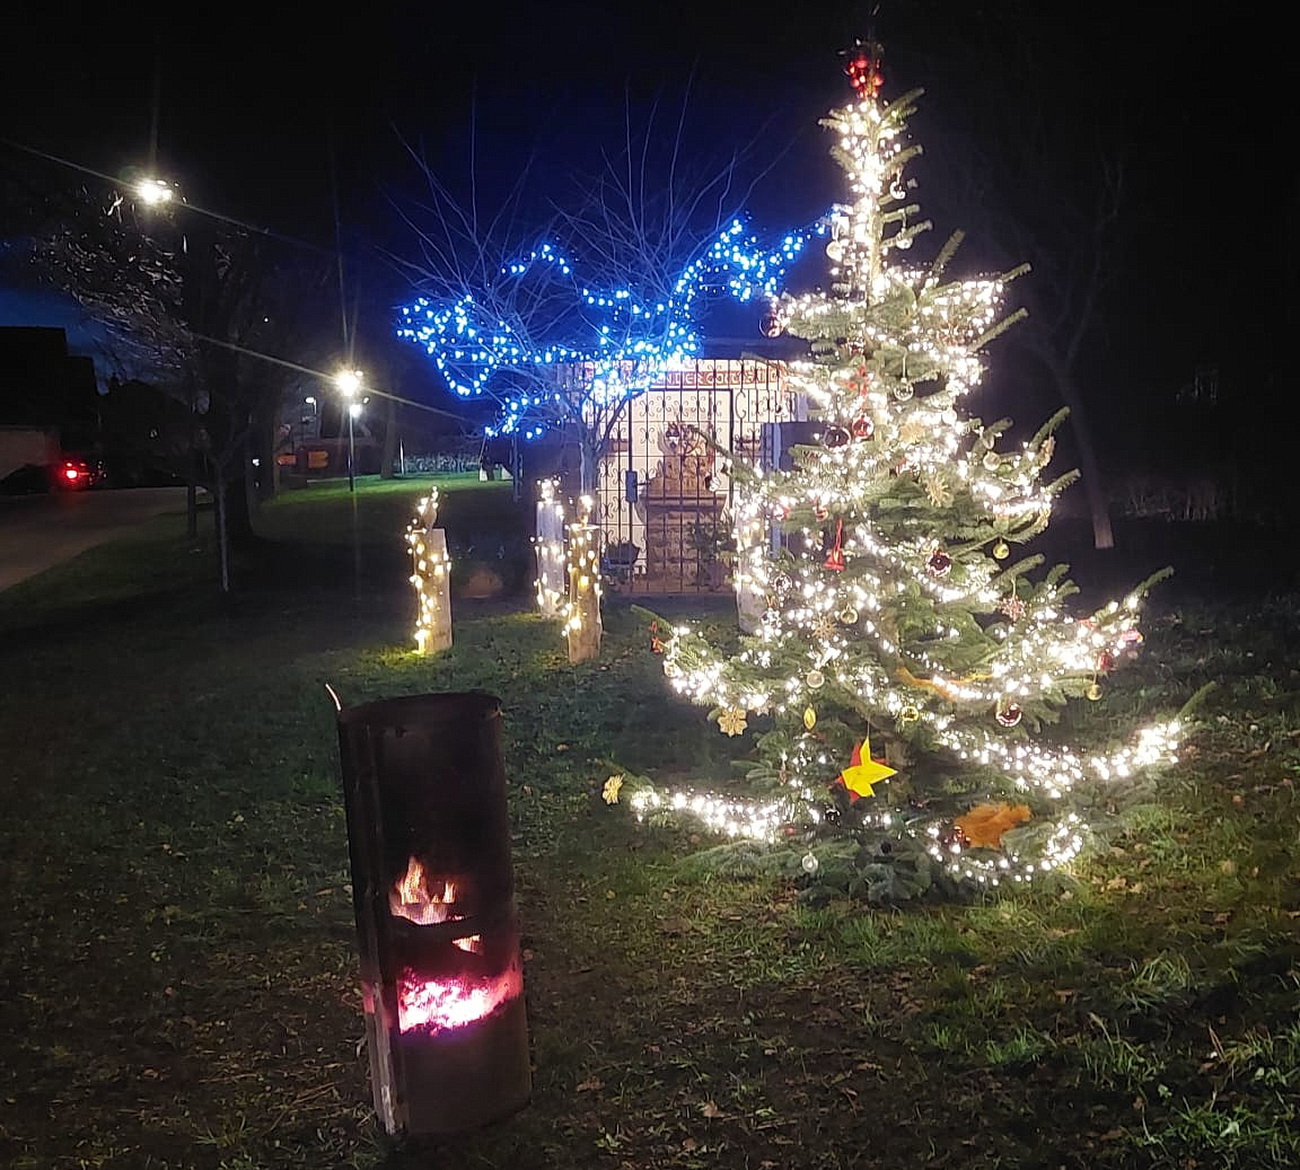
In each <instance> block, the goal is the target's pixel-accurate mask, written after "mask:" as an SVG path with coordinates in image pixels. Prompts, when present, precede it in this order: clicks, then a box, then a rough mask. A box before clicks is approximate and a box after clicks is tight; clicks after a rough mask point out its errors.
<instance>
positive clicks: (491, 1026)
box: [331, 691, 532, 1134]
mask: <svg viewBox="0 0 1300 1170" xmlns="http://www.w3.org/2000/svg"><path fill="white" fill-rule="evenodd" d="M331 695H333V692H332V691H331ZM333 697H334V701H335V703H336V705H337V704H338V702H339V700H338V697H337V695H334V696H333ZM338 733H339V749H340V755H341V761H342V771H343V794H344V804H345V807H346V810H347V822H348V851H349V855H350V860H351V872H352V899H353V904H354V909H355V911H356V920H357V934H358V940H359V945H360V953H361V998H362V1007H363V1010H364V1012H365V1024H366V1046H367V1048H368V1050H369V1055H370V1076H371V1088H372V1090H373V1093H374V1102H375V1111H376V1112H377V1113H378V1114H379V1119H380V1121H381V1123H382V1124H383V1127H384V1129H385V1130H386V1131H387V1132H388V1133H390V1134H446V1133H455V1132H459V1131H461V1130H467V1129H473V1128H477V1127H478V1126H481V1125H485V1124H487V1123H488V1122H491V1121H495V1120H499V1119H500V1118H502V1117H505V1116H508V1115H509V1114H510V1113H513V1112H514V1111H515V1110H517V1109H519V1108H520V1107H522V1106H523V1105H524V1104H525V1103H526V1102H527V1101H528V1097H529V1094H530V1092H531V1089H532V1082H531V1071H530V1065H529V1055H528V1021H527V1016H526V1013H525V1007H524V981H523V967H522V961H521V952H520V948H519V923H518V916H517V914H516V910H515V895H514V870H513V866H512V864H511V859H510V821H509V817H508V814H507V809H506V774H505V762H504V758H503V756H502V751H501V704H500V701H499V700H498V699H496V698H495V697H494V696H492V695H486V694H480V693H465V694H441V695H410V696H406V697H403V698H397V699H384V700H380V701H379V702H374V703H364V704H362V705H360V706H356V707H342V706H340V707H339V710H338Z"/></svg>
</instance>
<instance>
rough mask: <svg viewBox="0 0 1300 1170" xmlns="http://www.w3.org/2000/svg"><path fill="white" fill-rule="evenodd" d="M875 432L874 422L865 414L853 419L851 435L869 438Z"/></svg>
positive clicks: (858, 437) (857, 437) (856, 437)
mask: <svg viewBox="0 0 1300 1170" xmlns="http://www.w3.org/2000/svg"><path fill="white" fill-rule="evenodd" d="M875 432H876V424H875V423H873V422H872V421H871V419H869V418H868V417H867V416H866V415H865V414H864V415H862V416H861V417H860V418H855V419H854V420H853V437H854V438H855V439H869V438H871V436H872V435H873V434H875Z"/></svg>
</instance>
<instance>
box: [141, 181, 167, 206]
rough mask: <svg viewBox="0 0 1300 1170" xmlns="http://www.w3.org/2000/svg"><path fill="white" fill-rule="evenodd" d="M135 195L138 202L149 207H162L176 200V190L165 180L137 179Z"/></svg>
mask: <svg viewBox="0 0 1300 1170" xmlns="http://www.w3.org/2000/svg"><path fill="white" fill-rule="evenodd" d="M135 193H136V196H137V197H138V198H139V199H140V202H142V203H145V204H147V205H148V206H150V207H162V206H163V205H164V204H167V203H170V202H171V201H172V200H173V199H175V198H176V188H175V187H173V186H172V185H171V184H170V183H169V182H167V181H166V180H165V179H147V178H146V179H139V180H137V182H136V184H135Z"/></svg>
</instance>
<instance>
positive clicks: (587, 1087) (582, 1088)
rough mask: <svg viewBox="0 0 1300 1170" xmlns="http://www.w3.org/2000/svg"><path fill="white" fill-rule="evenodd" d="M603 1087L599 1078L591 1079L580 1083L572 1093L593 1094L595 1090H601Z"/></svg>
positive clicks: (603, 1083) (602, 1082) (603, 1084)
mask: <svg viewBox="0 0 1300 1170" xmlns="http://www.w3.org/2000/svg"><path fill="white" fill-rule="evenodd" d="M604 1087H605V1082H604V1081H602V1080H601V1079H600V1078H599V1077H592V1078H591V1079H590V1080H587V1081H582V1082H581V1083H580V1084H578V1085H577V1086H576V1087H575V1090H574V1091H575V1092H578V1093H594V1092H595V1091H596V1090H597V1089H603V1088H604Z"/></svg>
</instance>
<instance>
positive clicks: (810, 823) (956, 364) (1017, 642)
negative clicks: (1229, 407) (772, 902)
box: [634, 46, 1178, 898]
mask: <svg viewBox="0 0 1300 1170" xmlns="http://www.w3.org/2000/svg"><path fill="white" fill-rule="evenodd" d="M847 72H848V74H849V78H850V81H851V83H852V85H853V89H854V92H855V100H853V101H852V102H851V103H850V104H849V105H847V106H845V107H843V108H841V109H837V110H834V111H832V112H831V114H830V115H829V116H828V117H827V118H826V119H824V121H823V125H825V126H826V127H828V128H829V129H830V130H831V131H832V132H833V133H834V134H835V135H836V144H835V146H834V147H833V151H832V153H833V155H834V157H835V159H836V160H837V161H838V162H839V164H840V166H841V167H843V169H844V171H845V173H846V175H847V179H848V188H849V192H850V195H851V199H850V202H848V203H846V204H842V205H836V206H835V208H834V209H833V211H832V213H831V217H830V235H831V239H830V242H829V244H828V245H827V247H826V254H827V257H828V259H829V264H830V267H829V277H830V291H829V294H826V293H822V292H813V293H808V294H805V295H798V296H793V295H790V294H788V293H787V294H785V295H784V296H782V297H781V298H780V299H779V300H777V301H774V302H773V304H772V309H771V312H770V314H769V315H768V317H767V318H766V319H765V320H764V322H763V328H764V331H765V332H767V333H776V332H780V331H782V330H783V331H785V332H787V333H789V334H792V335H794V336H796V337H800V338H803V339H806V341H807V342H808V345H809V353H810V358H809V360H807V361H805V362H802V363H796V364H795V365H794V366H793V367H792V370H791V378H792V382H793V384H794V386H795V388H796V389H797V390H798V391H800V392H801V393H803V394H805V395H806V396H807V399H808V401H809V403H810V405H811V408H812V412H813V415H814V418H815V420H816V422H817V426H816V427H815V428H814V431H815V433H814V434H813V435H812V436H811V437H810V438H809V441H808V443H807V444H806V445H801V446H797V447H795V448H794V450H793V452H792V455H793V458H792V466H791V467H790V469H789V470H777V469H771V468H769V469H762V468H759V467H757V466H745V465H743V464H742V463H741V462H740V461H737V465H736V466H735V468H734V474H735V478H736V482H737V491H736V497H735V506H734V517H733V519H734V522H735V530H736V544H737V548H738V549H739V552H738V553H737V559H736V564H735V576H736V584H737V589H738V590H739V591H740V594H741V602H742V604H741V610H742V613H745V612H747V611H748V612H750V613H753V614H756V615H757V616H758V621H757V623H756V626H755V628H754V629H753V631H752V632H750V633H748V634H746V635H744V636H742V637H741V638H740V641H739V646H738V647H737V646H735V645H727V646H719V645H716V644H714V642H712V641H711V640H710V639H709V638H708V637H706V636H705V635H704V634H702V633H700V632H698V631H696V630H693V629H691V628H689V627H680V628H676V629H674V630H673V631H672V634H671V636H670V637H669V638H667V639H665V640H664V646H663V648H664V651H665V658H664V669H665V673H666V674H667V675H668V677H669V679H670V680H671V681H672V684H673V686H674V687H675V688H676V689H677V690H678V691H680V692H682V693H683V694H685V695H687V696H689V697H690V698H692V699H693V700H695V701H696V702H699V703H701V704H706V705H708V706H710V707H712V708H713V710H712V713H711V715H710V718H711V719H713V720H715V721H716V722H717V724H718V727H719V729H720V730H721V731H722V732H724V733H725V734H728V735H733V736H738V735H742V734H752V735H753V736H754V737H755V743H754V748H755V751H754V754H753V759H754V760H755V763H754V766H753V767H752V769H751V770H750V772H749V781H748V782H749V784H750V785H751V786H752V789H753V792H754V796H753V798H752V799H748V798H747V799H740V798H736V797H734V796H726V795H710V794H706V793H701V792H697V791H678V792H663V791H654V790H647V791H645V792H642V793H640V794H639V795H638V796H637V797H636V799H635V800H634V806H635V807H636V808H637V809H638V811H639V812H641V813H642V814H646V813H649V812H652V811H654V810H656V809H662V808H665V807H668V808H676V809H678V810H681V811H684V812H686V813H693V814H695V815H696V816H698V817H700V818H702V819H703V820H704V821H705V822H707V823H708V824H710V825H712V826H713V827H714V828H717V829H719V830H721V831H723V832H725V833H727V834H729V835H731V836H734V837H756V838H763V839H768V840H773V839H781V838H790V839H793V841H794V842H799V841H801V840H802V839H804V838H805V837H806V838H807V840H808V841H809V842H810V847H809V849H808V851H807V853H806V855H805V856H804V858H803V861H804V868H805V869H806V870H808V871H809V872H810V873H812V872H816V871H817V870H818V869H820V868H823V866H824V865H826V864H827V863H828V862H829V860H830V859H831V858H832V857H835V858H838V859H840V860H843V859H844V858H846V857H849V856H851V857H852V858H853V859H854V866H853V868H854V872H855V873H857V875H858V878H857V880H859V882H860V883H863V884H864V885H865V888H866V892H867V893H868V894H870V895H874V896H879V897H882V898H893V897H905V896H908V895H909V894H914V893H916V892H919V891H920V890H923V889H925V888H928V887H929V886H930V885H931V884H933V883H934V882H936V881H946V882H956V883H978V884H997V883H999V882H1003V881H1017V882H1024V881H1028V880H1031V879H1033V878H1034V877H1035V876H1036V875H1040V874H1042V873H1044V872H1045V871H1048V870H1050V869H1053V868H1055V867H1057V866H1059V865H1061V864H1062V863H1064V862H1067V861H1069V860H1070V859H1072V858H1073V857H1074V856H1076V855H1077V853H1078V852H1079V851H1080V849H1081V848H1082V847H1083V845H1084V842H1085V840H1086V837H1087V828H1088V826H1087V823H1086V818H1085V817H1084V816H1083V815H1081V809H1082V808H1083V807H1084V802H1082V801H1081V800H1079V799H1078V797H1079V796H1080V794H1081V793H1082V792H1083V790H1085V789H1088V790H1092V789H1095V788H1096V787H1097V785H1099V784H1105V783H1106V782H1108V781H1110V780H1113V779H1114V778H1116V777H1117V776H1121V775H1127V774H1129V773H1131V772H1133V771H1134V770H1136V769H1140V768H1144V767H1149V766H1151V765H1154V764H1158V763H1161V762H1166V761H1168V760H1169V759H1170V758H1171V753H1172V751H1173V748H1174V745H1175V741H1176V738H1177V733H1178V727H1177V724H1176V723H1174V722H1167V723H1163V724H1160V725H1157V726H1153V727H1150V728H1147V729H1145V730H1143V731H1141V732H1139V733H1137V734H1136V735H1135V736H1134V737H1133V738H1132V739H1130V740H1129V741H1128V742H1127V744H1126V745H1123V746H1115V747H1113V748H1112V749H1110V750H1109V751H1108V752H1107V753H1106V754H1104V755H1097V754H1092V753H1089V754H1087V755H1085V754H1083V753H1081V752H1079V751H1076V750H1074V749H1073V748H1071V747H1069V746H1063V745H1061V744H1060V743H1059V742H1049V741H1047V740H1040V739H1039V733H1040V732H1041V731H1042V730H1043V728H1044V725H1045V724H1049V723H1053V722H1055V721H1056V719H1057V717H1058V716H1059V714H1060V711H1061V709H1062V707H1063V706H1064V705H1065V704H1066V703H1067V702H1069V701H1070V700H1073V699H1079V700H1085V699H1086V700H1094V701H1104V699H1105V697H1106V686H1105V681H1106V676H1107V675H1108V674H1109V672H1110V671H1111V670H1112V669H1113V668H1114V667H1116V666H1117V665H1118V664H1119V663H1120V662H1121V661H1122V660H1123V659H1124V658H1126V657H1128V656H1130V655H1131V654H1132V653H1133V652H1134V651H1135V648H1136V647H1137V645H1138V644H1139V643H1140V642H1141V641H1142V636H1141V634H1140V633H1139V632H1138V628H1137V614H1138V609H1139V605H1140V602H1141V599H1142V597H1143V595H1144V593H1145V590H1146V588H1147V587H1148V586H1149V585H1150V584H1151V582H1147V583H1145V584H1144V585H1142V586H1139V587H1138V588H1136V589H1135V590H1134V591H1133V592H1131V593H1130V594H1129V595H1128V596H1126V597H1124V598H1123V599H1121V600H1118V601H1114V602H1111V603H1109V604H1107V605H1105V606H1104V607H1103V608H1102V609H1100V610H1099V611H1097V612H1095V613H1091V614H1089V615H1087V616H1084V617H1079V616H1076V615H1073V614H1071V612H1070V611H1069V609H1068V608H1067V605H1066V601H1067V598H1068V597H1069V596H1070V595H1071V594H1073V593H1075V592H1077V590H1076V589H1075V587H1074V586H1073V585H1072V584H1071V583H1070V582H1069V580H1068V579H1067V578H1066V576H1065V573H1066V569H1065V567H1064V566H1057V567H1056V568H1052V569H1050V570H1049V569H1047V568H1046V566H1045V563H1044V559H1043V557H1042V556H1039V555H1025V554H1024V553H1023V552H1020V553H1016V552H1014V551H1013V550H1016V549H1018V548H1019V546H1023V545H1024V544H1025V543H1026V542H1029V541H1032V540H1033V539H1034V538H1035V537H1037V536H1039V535H1040V534H1041V533H1042V532H1043V531H1044V529H1045V528H1046V526H1047V525H1048V522H1049V519H1050V516H1051V511H1052V504H1053V500H1054V499H1055V497H1056V496H1057V494H1058V493H1059V492H1060V491H1061V490H1062V488H1064V487H1065V486H1066V485H1067V484H1068V483H1069V482H1070V481H1071V480H1072V479H1073V475H1072V474H1067V475H1063V476H1059V477H1057V478H1055V479H1050V478H1049V477H1047V475H1046V470H1047V467H1048V465H1049V463H1050V461H1051V459H1052V454H1053V446H1054V440H1053V437H1052V432H1053V429H1054V428H1055V427H1056V426H1057V425H1058V424H1059V423H1060V421H1061V419H1062V418H1063V415H1064V412H1062V414H1060V415H1057V416H1056V417H1055V418H1053V419H1051V420H1050V421H1049V422H1048V423H1047V425H1046V426H1044V427H1043V428H1042V429H1041V430H1040V431H1039V432H1038V433H1037V434H1036V435H1035V436H1034V437H1033V438H1032V439H1030V440H1028V441H1024V442H1012V441H1010V439H1009V438H1008V432H1009V429H1010V423H1009V422H1005V421H1004V422H998V423H995V424H993V425H986V424H985V423H983V422H981V420H980V419H978V418H975V417H972V416H971V415H970V414H969V413H966V411H965V410H964V407H966V405H967V399H968V397H969V396H971V395H972V394H973V393H974V392H975V391H976V390H977V389H978V388H979V385H980V382H981V378H982V376H983V374H984V361H983V358H982V354H983V353H984V351H985V348H986V346H987V345H988V344H989V342H990V341H992V340H993V339H994V338H995V337H997V336H998V335H999V334H1000V333H1001V332H1002V331H1003V330H1004V329H1005V328H1006V327H1007V326H1008V325H1010V324H1012V323H1013V322H1014V321H1015V320H1016V318H1017V317H1018V316H1019V314H1014V313H1013V314H1010V315H1006V314H1004V312H1003V310H1002V304H1003V297H1004V290H1005V287H1006V285H1007V283H1008V281H1010V280H1011V279H1013V278H1014V277H1016V276H1019V275H1021V272H1020V271H1019V270H1018V271H1015V272H1009V273H1005V274H1003V275H1000V276H995V277H987V278H974V279H972V278H960V279H957V278H952V277H950V276H949V275H948V274H947V272H948V268H949V266H950V263H951V262H952V261H953V259H954V255H955V253H956V251H957V247H958V244H959V243H960V236H959V235H957V236H954V237H952V238H951V239H950V240H949V241H948V243H947V244H946V245H945V246H944V247H942V248H941V249H939V250H938V253H937V255H936V256H935V257H934V258H933V259H932V260H931V261H929V262H918V257H917V252H918V251H920V249H916V250H915V251H914V250H913V245H914V243H916V242H918V240H917V237H918V236H920V234H921V233H922V232H924V231H925V230H926V229H928V228H929V227H930V224H929V223H928V222H925V221H922V220H921V219H920V218H919V209H918V207H917V206H916V204H915V203H914V202H913V199H912V191H913V188H914V186H915V184H914V182H913V181H911V180H909V179H908V177H907V176H906V169H907V166H908V163H909V162H910V161H911V160H912V159H913V158H915V157H916V155H918V154H919V152H920V147H919V146H917V145H915V144H911V143H909V141H908V139H907V136H906V127H907V121H908V118H909V116H910V115H911V114H912V113H913V111H914V108H915V103H916V101H917V99H918V97H919V96H920V91H914V92H911V93H908V94H905V95H903V96H902V97H899V98H897V99H895V100H893V101H890V102H885V101H883V100H882V99H881V97H880V87H881V75H880V71H879V57H878V51H877V50H876V48H875V46H861V47H859V49H857V50H855V51H854V52H853V53H852V54H851V55H850V59H849V65H848V69H847ZM747 598H748V601H749V604H748V605H747V604H746V599H747ZM800 848H802V846H800Z"/></svg>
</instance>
